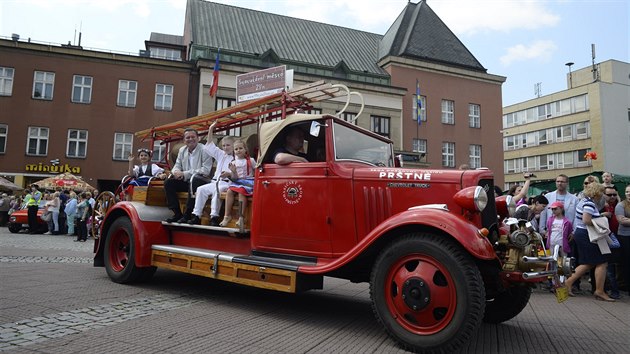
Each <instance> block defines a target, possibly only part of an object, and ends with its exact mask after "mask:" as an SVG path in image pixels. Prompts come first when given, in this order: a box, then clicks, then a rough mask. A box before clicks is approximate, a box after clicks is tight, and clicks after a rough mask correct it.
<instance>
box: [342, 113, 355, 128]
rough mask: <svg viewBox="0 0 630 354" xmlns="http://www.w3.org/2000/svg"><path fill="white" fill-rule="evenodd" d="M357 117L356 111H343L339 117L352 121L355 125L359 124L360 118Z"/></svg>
mask: <svg viewBox="0 0 630 354" xmlns="http://www.w3.org/2000/svg"><path fill="white" fill-rule="evenodd" d="M337 113H339V112H337ZM356 117H357V114H356V113H352V112H343V113H341V116H340V117H339V118H341V119H343V120H345V121H346V122H348V123H352V124H354V125H357V123H358V120H356V119H355V118H356Z"/></svg>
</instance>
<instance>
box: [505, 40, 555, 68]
mask: <svg viewBox="0 0 630 354" xmlns="http://www.w3.org/2000/svg"><path fill="white" fill-rule="evenodd" d="M556 49H558V47H557V46H556V44H555V43H554V42H553V41H550V40H544V41H543V40H538V41H535V42H533V43H531V44H530V45H528V46H527V45H523V44H518V45H515V46H513V47H510V48H508V49H507V53H506V54H505V55H503V56H501V58H499V60H501V64H503V65H504V66H508V65H510V64H511V63H512V62H515V61H526V60H532V59H533V60H538V61H540V62H547V61H549V60H550V59H551V57H552V55H553V53H554V52H555V51H556Z"/></svg>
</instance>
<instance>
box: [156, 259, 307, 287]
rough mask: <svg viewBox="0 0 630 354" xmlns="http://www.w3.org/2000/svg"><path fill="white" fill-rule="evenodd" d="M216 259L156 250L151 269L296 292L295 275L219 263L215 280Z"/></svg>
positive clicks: (269, 269) (270, 269)
mask: <svg viewBox="0 0 630 354" xmlns="http://www.w3.org/2000/svg"><path fill="white" fill-rule="evenodd" d="M214 261H215V260H214V258H204V257H197V256H190V255H185V254H177V253H172V252H166V251H159V250H153V251H152V257H151V265H153V266H156V267H160V268H166V269H171V270H175V271H179V272H184V273H190V274H195V275H200V276H204V277H208V278H215V279H218V280H223V281H228V282H232V283H238V284H243V285H248V286H253V287H257V288H263V289H270V290H276V291H283V292H295V291H296V279H297V275H296V273H295V272H292V271H288V270H284V269H276V268H269V267H260V266H254V265H249V264H240V263H233V262H229V261H224V260H220V261H219V269H218V272H217V274H216V276H215V274H214V272H213V270H212V266H213V264H214Z"/></svg>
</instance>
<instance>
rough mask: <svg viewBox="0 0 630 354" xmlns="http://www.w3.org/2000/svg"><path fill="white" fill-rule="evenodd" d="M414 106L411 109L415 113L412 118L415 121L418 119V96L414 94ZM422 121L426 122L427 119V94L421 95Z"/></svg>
mask: <svg viewBox="0 0 630 354" xmlns="http://www.w3.org/2000/svg"><path fill="white" fill-rule="evenodd" d="M412 101H413V107H412V108H411V111H412V112H413V115H412V116H411V120H414V121H416V122H417V121H418V118H417V114H418V96H416V95H413V100H412ZM420 103H421V106H420V122H426V121H427V96H420Z"/></svg>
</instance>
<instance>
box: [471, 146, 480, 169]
mask: <svg viewBox="0 0 630 354" xmlns="http://www.w3.org/2000/svg"><path fill="white" fill-rule="evenodd" d="M468 152H469V156H468V160H469V161H468V165H469V166H470V168H480V167H481V145H476V144H471V145H469V147H468Z"/></svg>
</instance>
